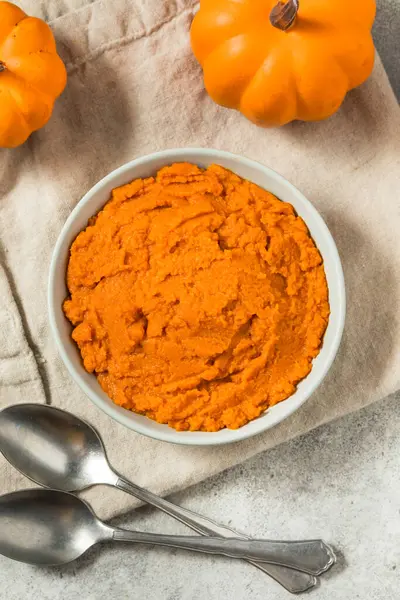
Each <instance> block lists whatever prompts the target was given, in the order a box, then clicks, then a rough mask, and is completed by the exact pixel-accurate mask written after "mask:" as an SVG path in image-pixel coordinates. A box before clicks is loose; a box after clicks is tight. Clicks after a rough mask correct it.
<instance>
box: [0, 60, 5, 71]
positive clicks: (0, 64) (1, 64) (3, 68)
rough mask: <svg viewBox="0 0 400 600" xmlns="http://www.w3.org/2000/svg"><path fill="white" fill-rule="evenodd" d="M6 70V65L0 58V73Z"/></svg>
mask: <svg viewBox="0 0 400 600" xmlns="http://www.w3.org/2000/svg"><path fill="white" fill-rule="evenodd" d="M5 70H6V65H5V64H4V63H3V62H1V60H0V73H1V72H2V71H5Z"/></svg>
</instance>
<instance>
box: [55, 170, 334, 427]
mask: <svg viewBox="0 0 400 600" xmlns="http://www.w3.org/2000/svg"><path fill="white" fill-rule="evenodd" d="M67 283H68V288H69V292H70V298H68V299H67V300H66V301H65V303H64V311H65V314H66V316H67V317H68V319H69V320H70V321H71V322H72V324H73V326H74V330H73V333H72V337H73V339H74V340H75V342H76V343H77V344H78V346H79V349H80V352H81V354H82V358H83V363H84V366H85V369H86V370H87V371H89V372H90V373H95V374H96V376H97V378H98V381H99V383H100V385H101V386H102V388H103V389H104V390H105V392H106V393H107V394H108V395H109V396H110V398H112V400H113V401H114V402H115V403H116V404H119V405H120V406H123V407H125V408H126V409H129V410H132V411H135V412H137V413H140V414H143V415H147V416H148V417H150V418H151V419H154V420H156V421H158V422H159V423H167V424H168V425H170V426H171V427H174V428H175V429H178V430H191V431H195V430H201V431H217V430H219V429H222V428H224V427H228V428H232V429H236V428H238V427H241V426H242V425H244V424H245V423H247V422H248V421H250V420H251V419H254V418H256V417H258V416H259V415H260V414H261V413H262V412H263V411H264V410H265V409H266V408H268V407H269V406H272V405H274V404H276V403H277V402H281V401H282V400H285V398H288V396H290V395H291V394H293V392H294V391H295V389H296V384H297V383H298V382H299V381H300V380H301V379H303V378H304V377H305V376H306V375H307V374H308V373H309V371H310V370H311V367H312V359H313V358H314V357H315V356H316V355H317V354H318V352H319V349H320V346H321V341H322V337H323V335H324V332H325V329H326V326H327V323H328V318H329V303H328V289H327V283H326V278H325V273H324V268H323V264H322V259H321V255H320V253H319V252H318V250H317V248H316V247H315V244H314V242H313V240H312V239H311V237H310V235H309V232H308V230H307V227H306V225H305V224H304V222H303V220H302V219H301V218H300V217H298V216H296V213H295V211H294V209H293V207H292V206H291V205H290V204H287V203H285V202H281V201H280V200H278V199H277V198H276V197H275V196H273V195H272V194H270V193H268V192H266V191H265V190H263V189H261V188H259V187H258V186H256V185H254V184H252V183H250V182H248V181H245V180H243V179H241V178H240V177H238V176H237V175H234V174H233V173H231V172H230V171H227V170H225V169H223V168H222V167H220V166H217V165H213V166H210V167H209V168H208V169H206V170H203V169H200V168H198V167H197V166H194V165H192V164H187V163H182V164H174V165H171V166H169V167H165V168H163V169H161V170H160V171H159V172H158V173H157V175H156V176H155V177H151V178H149V179H138V180H135V181H132V182H131V183H129V184H127V185H124V186H122V187H119V188H117V189H115V190H113V192H112V196H111V199H110V201H109V202H108V203H107V204H106V205H105V207H104V209H103V210H102V211H101V212H99V213H98V215H97V216H95V217H94V218H93V219H91V221H90V222H89V225H88V227H87V228H86V229H85V231H82V232H81V233H80V234H79V235H78V236H77V238H76V239H75V241H74V243H73V244H72V247H71V255H70V260H69V264H68V273H67Z"/></svg>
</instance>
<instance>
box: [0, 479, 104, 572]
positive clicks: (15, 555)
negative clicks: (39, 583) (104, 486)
mask: <svg viewBox="0 0 400 600" xmlns="http://www.w3.org/2000/svg"><path fill="white" fill-rule="evenodd" d="M111 535H112V533H111V534H110V530H109V529H108V527H107V526H106V525H105V524H104V523H102V522H101V521H99V520H97V519H96V518H95V517H94V515H93V513H92V512H91V510H90V508H89V507H88V505H87V504H86V503H85V502H83V501H82V500H80V499H79V498H76V497H75V496H72V495H71V494H65V493H63V492H56V491H52V492H51V493H49V491H48V490H40V489H34V490H23V491H21V492H14V493H12V494H7V495H6V496H2V497H0V552H1V554H3V555H4V556H7V557H8V558H12V559H13V560H17V561H20V562H24V563H29V564H34V565H47V566H50V565H51V566H55V565H62V564H64V563H68V562H71V561H73V560H76V559H77V558H79V556H81V555H82V554H83V553H84V552H86V550H88V549H89V548H90V547H91V546H92V545H93V544H95V543H97V542H99V541H100V540H102V539H105V538H106V537H107V536H109V537H111Z"/></svg>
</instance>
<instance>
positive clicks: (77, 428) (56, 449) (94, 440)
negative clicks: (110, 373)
mask: <svg viewBox="0 0 400 600" xmlns="http://www.w3.org/2000/svg"><path fill="white" fill-rule="evenodd" d="M0 449H1V452H2V453H3V454H4V456H5V458H6V459H7V460H8V461H9V462H10V463H11V464H12V465H13V466H14V467H15V468H16V469H18V471H20V472H21V473H23V474H24V475H26V476H27V477H29V479H31V480H32V481H34V482H35V483H39V484H40V485H43V486H45V487H48V488H54V489H57V490H62V491H64V492H77V491H81V490H84V489H86V488H88V487H90V486H92V485H95V484H97V483H105V484H107V483H108V484H110V485H115V483H116V481H117V480H118V476H117V475H116V474H115V473H114V472H113V471H112V469H111V467H110V466H109V464H108V462H107V459H106V455H105V450H104V446H103V443H102V441H101V439H100V437H99V436H98V434H97V433H96V431H95V430H94V429H93V428H92V427H91V426H90V425H88V424H87V423H85V422H84V421H81V420H80V419H78V418H77V417H75V416H74V415H72V414H70V413H68V412H65V411H63V410H60V409H58V408H54V407H51V408H50V407H48V406H42V405H41V404H15V405H13V406H9V407H8V408H6V409H5V410H3V411H2V412H1V418H0ZM22 449H23V451H22Z"/></svg>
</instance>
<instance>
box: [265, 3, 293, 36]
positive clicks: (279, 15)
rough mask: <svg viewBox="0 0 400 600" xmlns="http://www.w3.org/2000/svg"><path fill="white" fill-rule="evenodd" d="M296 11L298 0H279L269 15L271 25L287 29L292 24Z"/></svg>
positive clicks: (283, 29)
mask: <svg viewBox="0 0 400 600" xmlns="http://www.w3.org/2000/svg"><path fill="white" fill-rule="evenodd" d="M298 11H299V0H279V2H278V4H276V5H275V6H274V8H273V9H272V10H271V13H270V15H269V20H270V22H271V25H273V26H274V27H276V28H277V29H281V30H282V31H287V30H288V29H290V28H291V27H292V26H293V25H294V22H295V21H296V17H297V13H298Z"/></svg>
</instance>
